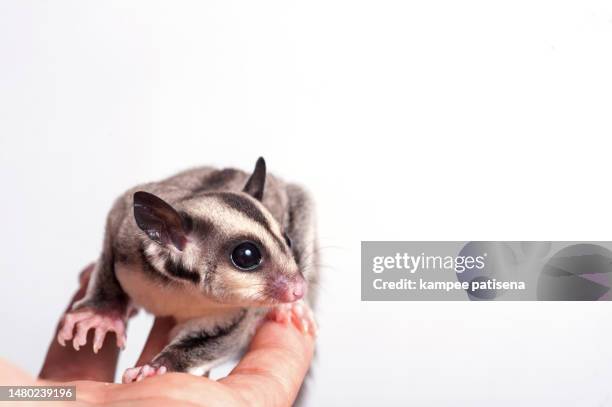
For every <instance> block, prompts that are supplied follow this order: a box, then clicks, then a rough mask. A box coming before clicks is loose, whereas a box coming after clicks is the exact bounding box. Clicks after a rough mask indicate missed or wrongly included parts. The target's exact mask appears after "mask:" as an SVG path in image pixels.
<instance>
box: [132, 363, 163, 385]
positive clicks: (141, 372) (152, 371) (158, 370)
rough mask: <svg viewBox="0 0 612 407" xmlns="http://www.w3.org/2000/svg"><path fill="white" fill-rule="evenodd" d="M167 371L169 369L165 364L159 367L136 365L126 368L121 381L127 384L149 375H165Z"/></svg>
mask: <svg viewBox="0 0 612 407" xmlns="http://www.w3.org/2000/svg"><path fill="white" fill-rule="evenodd" d="M167 371H168V369H167V368H166V366H163V365H162V366H158V367H155V366H152V365H143V366H136V367H132V368H129V369H126V370H125V372H124V373H123V377H122V379H121V381H122V382H123V383H125V384H127V383H133V382H139V381H142V380H144V379H146V378H147V377H153V376H159V375H163V374H164V373H166V372H167Z"/></svg>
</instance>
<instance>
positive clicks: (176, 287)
mask: <svg viewBox="0 0 612 407" xmlns="http://www.w3.org/2000/svg"><path fill="white" fill-rule="evenodd" d="M115 274H116V276H117V279H118V280H119V283H120V284H121V287H122V288H123V290H124V291H125V292H126V293H127V294H128V296H129V297H130V299H131V300H132V301H133V302H134V305H135V306H136V307H139V308H140V307H142V308H144V309H145V310H146V311H148V312H150V313H151V314H153V315H156V316H172V317H174V318H175V319H176V320H177V321H178V322H183V321H187V320H190V319H194V318H202V317H213V318H214V317H223V316H225V315H230V314H234V313H236V308H234V307H226V306H223V305H221V304H218V303H215V302H213V301H211V300H210V299H208V298H206V297H205V296H204V295H203V294H202V292H200V291H199V290H197V288H196V287H194V286H193V285H189V284H185V285H183V284H180V283H178V284H172V285H163V284H160V283H159V282H156V281H154V280H152V279H151V278H148V277H147V276H146V275H145V274H144V271H142V268H141V267H140V265H131V266H127V265H125V264H115ZM215 319H216V318H215Z"/></svg>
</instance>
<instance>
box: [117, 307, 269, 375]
mask: <svg viewBox="0 0 612 407" xmlns="http://www.w3.org/2000/svg"><path fill="white" fill-rule="evenodd" d="M264 313H265V310H263V309H262V310H254V309H251V310H247V309H243V310H241V311H240V312H239V313H237V314H236V316H234V317H233V318H231V319H230V320H229V321H228V322H225V323H222V324H219V325H216V324H214V323H213V322H211V321H208V320H206V319H202V320H192V321H189V322H187V323H185V324H184V325H181V326H178V327H176V328H175V330H177V331H178V332H177V333H176V336H175V337H174V338H173V339H172V341H171V342H170V344H168V345H167V346H166V347H165V348H164V349H163V350H162V351H161V352H160V353H159V354H158V355H157V356H155V357H154V358H153V360H151V361H150V362H149V363H147V364H145V365H142V366H136V367H133V368H130V369H127V370H126V371H125V373H124V374H123V379H122V381H123V383H131V382H135V381H140V380H143V379H145V378H147V377H151V376H157V375H160V374H164V373H166V372H184V373H191V374H194V375H198V376H203V375H206V374H207V373H208V372H209V371H210V369H212V368H213V367H214V366H216V365H218V364H220V363H222V362H223V361H225V360H227V358H229V357H231V356H233V355H235V354H236V352H237V351H238V350H240V349H242V348H243V347H244V346H246V344H247V343H248V341H249V340H250V338H251V336H252V334H253V332H254V331H255V328H256V327H257V324H258V322H259V321H260V320H261V318H263V317H264Z"/></svg>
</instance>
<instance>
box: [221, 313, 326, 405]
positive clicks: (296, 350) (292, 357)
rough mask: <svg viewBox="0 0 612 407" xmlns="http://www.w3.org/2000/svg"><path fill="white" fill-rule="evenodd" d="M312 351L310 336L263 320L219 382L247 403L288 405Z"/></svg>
mask: <svg viewBox="0 0 612 407" xmlns="http://www.w3.org/2000/svg"><path fill="white" fill-rule="evenodd" d="M313 352H314V336H313V335H312V334H305V333H303V332H301V331H300V330H298V329H297V328H296V327H295V326H294V325H293V324H280V323H277V322H274V321H270V320H266V321H265V322H264V323H263V325H262V326H261V327H260V328H259V330H258V331H257V333H256V334H255V336H254V337H253V341H252V342H251V346H250V347H249V350H248V351H247V353H246V355H245V356H244V357H243V358H242V360H241V361H240V363H239V364H238V365H237V366H236V368H235V369H234V370H233V371H232V372H231V373H230V375H229V376H227V377H226V378H224V379H221V380H220V381H219V382H220V383H223V384H225V385H227V386H230V387H231V388H232V389H233V390H234V391H236V392H238V394H239V395H240V396H241V398H242V399H244V400H246V402H247V404H248V405H251V406H286V405H291V403H293V401H294V400H295V397H296V395H297V393H298V391H299V389H300V386H301V385H302V382H303V381H304V377H305V375H306V372H307V371H308V368H309V366H310V362H311V361H312V355H313Z"/></svg>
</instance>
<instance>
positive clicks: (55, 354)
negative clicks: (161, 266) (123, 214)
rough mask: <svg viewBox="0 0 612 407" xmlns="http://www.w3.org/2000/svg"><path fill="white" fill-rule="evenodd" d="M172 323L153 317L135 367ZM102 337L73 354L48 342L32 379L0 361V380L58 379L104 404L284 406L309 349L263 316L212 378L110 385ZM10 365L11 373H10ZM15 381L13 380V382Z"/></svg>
mask: <svg viewBox="0 0 612 407" xmlns="http://www.w3.org/2000/svg"><path fill="white" fill-rule="evenodd" d="M89 272H91V269H88V270H85V271H84V272H83V273H82V274H81V288H80V290H79V291H78V292H77V293H76V294H75V296H74V298H73V302H74V301H76V300H78V299H79V298H81V297H82V296H83V295H84V292H85V287H86V285H87V280H88V276H89V275H88V273H89ZM173 325H174V322H173V320H172V319H170V318H157V319H156V320H155V323H154V324H153V327H152V329H151V332H150V334H149V337H148V339H147V342H146V344H145V347H144V349H143V351H142V353H141V355H140V358H139V361H138V362H137V363H136V365H140V364H142V363H146V361H148V360H151V359H152V357H153V356H154V355H156V354H157V353H158V352H159V351H160V350H161V349H162V348H163V347H164V346H165V345H166V338H167V337H168V332H169V331H170V329H172V327H173ZM112 340H113V338H112V335H111V338H110V339H109V338H107V340H106V342H108V343H105V346H103V347H102V349H101V350H100V351H99V352H98V354H97V355H96V354H94V353H93V352H92V350H91V349H90V348H84V349H82V350H80V351H79V352H77V351H75V350H74V349H73V348H72V347H70V346H67V347H61V346H59V344H58V343H57V341H55V340H52V343H51V345H50V347H49V351H48V353H47V357H46V359H45V362H44V364H43V368H42V370H41V372H40V377H39V379H38V380H36V381H34V380H33V379H31V378H28V377H26V376H25V375H24V374H23V373H20V372H19V371H18V370H16V369H15V368H14V367H11V366H9V365H8V364H6V363H3V362H2V361H0V383H2V384H5V383H6V384H10V385H16V384H20V385H47V384H50V383H51V382H54V383H53V384H56V385H57V382H58V381H59V382H64V383H62V384H64V385H76V386H77V390H76V397H77V400H80V401H83V402H92V403H94V402H95V403H99V402H103V403H105V404H110V405H122V404H123V403H125V402H129V403H130V404H131V405H141V404H142V405H145V404H146V405H147V406H149V405H167V404H168V403H173V404H174V403H177V404H190V405H206V406H216V405H219V406H289V405H291V404H292V403H293V401H294V399H295V397H296V395H297V393H298V391H299V389H300V386H301V385H302V382H303V380H304V377H305V375H306V372H307V371H308V367H309V366H310V362H311V360H312V355H313V350H314V335H313V333H312V332H309V333H304V332H303V331H302V330H300V329H298V328H297V327H296V326H294V324H292V323H285V324H283V323H277V322H274V321H272V320H266V321H265V322H264V323H263V324H262V325H261V327H260V328H259V329H258V331H257V332H256V334H255V336H254V337H253V340H252V342H251V345H250V347H249V349H248V351H247V353H246V354H245V355H244V357H243V358H242V360H241V361H240V362H239V364H238V365H237V366H236V367H235V368H234V370H232V372H231V373H230V374H229V375H228V376H227V377H225V378H223V379H220V380H218V381H214V380H210V379H208V378H204V377H197V376H193V375H189V374H186V373H166V374H164V375H161V376H155V377H151V378H147V379H146V380H143V381H140V382H136V383H131V384H113V383H108V382H112V381H113V379H114V376H115V370H116V367H117V358H118V355H119V351H118V349H117V348H116V347H115V346H112V345H113V342H112ZM11 369H13V371H12V372H11ZM15 380H18V381H19V383H15Z"/></svg>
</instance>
